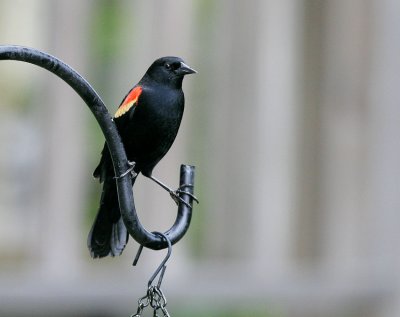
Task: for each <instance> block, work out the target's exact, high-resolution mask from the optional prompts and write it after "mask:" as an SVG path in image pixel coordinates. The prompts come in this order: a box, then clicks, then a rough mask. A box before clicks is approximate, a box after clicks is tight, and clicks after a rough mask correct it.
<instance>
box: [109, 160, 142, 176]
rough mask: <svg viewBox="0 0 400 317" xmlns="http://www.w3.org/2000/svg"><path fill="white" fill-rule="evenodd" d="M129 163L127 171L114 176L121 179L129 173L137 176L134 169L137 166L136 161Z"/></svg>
mask: <svg viewBox="0 0 400 317" xmlns="http://www.w3.org/2000/svg"><path fill="white" fill-rule="evenodd" d="M128 165H129V168H128V169H127V170H126V171H125V172H123V173H122V174H121V175H119V176H115V177H114V178H115V179H119V178H122V177H124V176H126V175H128V174H129V173H131V174H132V177H133V178H135V177H136V176H137V173H136V172H135V171H134V170H133V169H134V168H135V165H136V163H135V162H134V161H128Z"/></svg>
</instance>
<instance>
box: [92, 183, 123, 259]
mask: <svg viewBox="0 0 400 317" xmlns="http://www.w3.org/2000/svg"><path fill="white" fill-rule="evenodd" d="M128 237H129V235H128V232H127V230H126V227H125V224H124V222H123V220H122V217H121V213H120V210H119V204H118V195H117V188H116V184H115V180H114V179H112V178H111V179H105V180H104V186H103V193H102V195H101V201H100V208H99V211H98V214H97V217H96V219H95V221H94V224H93V226H92V229H91V230H90V232H89V236H88V241H87V244H88V248H89V251H90V255H91V256H92V257H93V258H102V257H105V256H108V255H110V256H116V255H120V254H121V253H122V251H123V250H124V248H125V245H126V244H127V242H128Z"/></svg>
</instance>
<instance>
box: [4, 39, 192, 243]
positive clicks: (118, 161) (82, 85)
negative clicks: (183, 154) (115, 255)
mask: <svg viewBox="0 0 400 317" xmlns="http://www.w3.org/2000/svg"><path fill="white" fill-rule="evenodd" d="M0 60H15V61H22V62H26V63H30V64H34V65H37V66H39V67H42V68H44V69H46V70H48V71H50V72H52V73H53V74H55V75H56V76H58V77H59V78H61V79H62V80H64V81H65V82H66V83H67V84H68V85H69V86H70V87H71V88H72V89H74V90H75V91H76V92H77V93H78V95H79V96H80V97H81V98H82V99H83V101H84V102H85V103H86V104H87V105H88V107H89V108H90V110H91V111H92V113H93V115H94V116H95V118H96V120H97V122H98V123H99V125H100V128H101V130H102V132H103V134H104V137H105V139H106V142H107V145H108V148H109V150H110V153H111V157H112V161H113V164H114V171H115V175H122V174H123V173H124V172H125V171H126V170H127V169H128V168H129V163H128V160H127V157H126V153H125V149H124V146H123V144H122V142H121V138H120V136H119V134H118V131H117V128H116V126H115V123H114V121H113V120H112V118H111V115H110V114H109V112H108V110H107V108H106V106H105V104H104V102H103V101H102V100H101V98H100V96H99V95H98V94H97V93H96V91H95V90H94V89H93V88H92V86H91V85H90V84H89V83H88V82H87V81H86V80H85V79H84V78H83V77H82V76H81V75H80V74H79V73H78V72H76V71H75V70H74V69H72V68H71V67H70V66H68V65H67V64H65V63H64V62H62V61H61V60H59V59H58V58H56V57H54V56H51V55H49V54H46V53H44V52H41V51H39V50H36V49H33V48H28V47H24V46H14V45H0ZM180 172H181V174H180V185H181V186H184V185H185V184H192V185H193V184H194V166H189V165H182V166H181V170H180ZM130 179H131V176H130V175H129V173H128V174H127V175H125V176H124V177H121V178H118V179H117V180H116V182H117V189H118V199H119V204H120V210H121V214H122V218H123V219H124V223H125V225H126V228H127V230H128V232H129V234H130V235H131V236H132V237H133V238H134V239H135V240H136V241H137V242H138V243H139V244H140V245H144V246H145V247H147V248H150V249H153V250H160V249H164V248H167V247H168V240H166V241H164V239H163V237H161V236H159V235H157V234H154V233H150V232H149V231H147V230H146V229H145V228H144V227H143V226H142V224H141V223H140V221H139V219H138V216H137V213H136V209H135V203H134V199H133V193H132V187H131V180H130ZM187 191H188V192H189V193H191V194H193V187H192V186H188V187H187ZM182 197H183V199H184V200H185V201H186V202H188V203H189V204H190V205H192V203H193V200H192V198H191V197H190V196H189V195H185V194H182ZM191 216H192V208H190V207H188V206H186V205H185V204H182V203H180V204H179V207H178V214H177V218H176V220H175V223H174V224H173V226H172V227H171V228H170V229H169V230H168V231H167V232H166V233H165V235H167V236H168V238H169V240H170V242H171V244H175V243H176V242H178V241H179V240H180V239H181V238H182V237H183V236H184V235H185V233H186V231H187V229H188V228H189V225H190V220H191Z"/></svg>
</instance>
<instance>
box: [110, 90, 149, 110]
mask: <svg viewBox="0 0 400 317" xmlns="http://www.w3.org/2000/svg"><path fill="white" fill-rule="evenodd" d="M142 90H143V88H142V87H141V86H135V87H133V88H132V89H131V90H130V91H129V92H128V94H127V95H126V96H125V98H124V100H123V101H122V102H121V104H120V106H119V107H118V110H117V112H116V113H115V115H114V118H119V117H121V116H122V115H124V114H125V113H126V112H128V111H129V109H131V108H132V107H136V106H137V103H138V99H139V96H140V94H141V93H142Z"/></svg>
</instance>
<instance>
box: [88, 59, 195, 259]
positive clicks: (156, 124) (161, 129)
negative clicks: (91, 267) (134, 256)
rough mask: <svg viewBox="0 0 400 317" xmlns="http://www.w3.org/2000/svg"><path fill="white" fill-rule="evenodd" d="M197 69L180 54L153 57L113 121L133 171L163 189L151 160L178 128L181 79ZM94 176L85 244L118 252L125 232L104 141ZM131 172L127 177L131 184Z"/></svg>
mask: <svg viewBox="0 0 400 317" xmlns="http://www.w3.org/2000/svg"><path fill="white" fill-rule="evenodd" d="M192 73H196V71H194V70H193V69H191V68H190V67H189V66H187V65H186V64H185V63H184V62H183V60H182V59H181V58H178V57H162V58H160V59H157V60H156V61H155V62H154V63H153V64H152V65H151V66H150V68H149V69H148V70H147V72H146V74H145V75H144V76H143V78H142V79H141V80H140V81H139V83H138V84H137V85H136V86H134V87H133V88H132V89H131V90H130V91H129V92H128V94H127V95H126V96H125V97H124V99H123V100H122V102H121V104H120V106H119V108H118V110H117V112H116V113H115V116H114V121H115V124H116V126H117V129H118V132H119V134H120V135H121V139H122V142H123V144H124V147H125V151H126V155H127V158H128V160H129V161H130V162H132V169H133V171H132V172H134V173H142V174H143V175H144V176H146V177H149V178H151V179H152V180H153V181H155V182H157V183H158V184H159V185H161V186H162V187H163V188H164V189H166V190H168V191H169V192H170V194H171V195H172V196H173V198H174V199H175V201H177V199H180V198H179V197H178V195H177V193H176V192H174V191H172V190H171V189H169V188H168V187H167V186H165V185H164V184H162V183H161V182H160V181H158V180H157V179H155V178H154V177H153V176H152V171H153V168H154V166H156V164H157V163H158V162H159V161H160V160H161V159H162V158H163V156H164V155H165V154H166V153H167V152H168V150H169V148H170V147H171V145H172V143H173V142H174V140H175V137H176V135H177V133H178V129H179V125H180V123H181V119H182V115H183V109H184V104H185V100H184V95H183V91H182V80H183V77H184V76H185V75H187V74H192ZM93 176H94V177H96V178H99V179H100V182H103V192H102V194H101V199H100V208H99V211H98V214H97V217H96V219H95V222H94V224H93V227H92V229H91V230H90V233H89V237H88V247H89V250H90V254H91V256H92V257H93V258H97V257H104V256H107V255H111V256H115V255H120V254H121V253H122V251H123V249H124V247H125V245H126V243H127V241H128V232H127V230H126V227H125V225H124V223H123V220H122V217H121V213H120V210H119V204H118V196H117V188H116V182H115V175H114V169H113V164H112V161H111V157H110V152H109V150H108V147H107V144H105V145H104V149H103V151H102V156H101V160H100V163H99V165H98V166H97V168H96V169H95V171H94V173H93ZM135 179H136V177H133V178H132V185H133V183H134V181H135Z"/></svg>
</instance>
